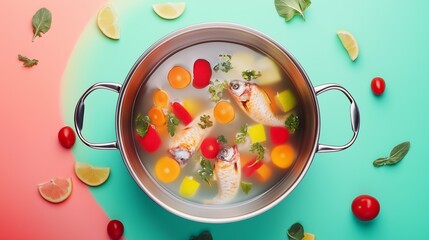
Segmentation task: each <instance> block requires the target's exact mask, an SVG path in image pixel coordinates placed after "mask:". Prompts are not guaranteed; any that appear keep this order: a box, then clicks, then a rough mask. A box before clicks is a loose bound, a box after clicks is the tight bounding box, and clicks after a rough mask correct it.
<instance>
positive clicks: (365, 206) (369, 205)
mask: <svg viewBox="0 0 429 240" xmlns="http://www.w3.org/2000/svg"><path fill="white" fill-rule="evenodd" d="M352 212H353V214H354V215H355V216H356V217H357V218H358V219H360V220H362V221H370V220H372V219H374V218H375V217H377V215H378V213H379V212H380V203H378V200H377V199H375V198H374V197H372V196H369V195H360V196H358V197H356V198H355V199H354V200H353V202H352Z"/></svg>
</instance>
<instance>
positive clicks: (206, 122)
mask: <svg viewBox="0 0 429 240" xmlns="http://www.w3.org/2000/svg"><path fill="white" fill-rule="evenodd" d="M200 121H201V122H200V123H198V125H200V127H201V128H202V129H206V128H209V127H211V126H213V122H212V121H211V120H210V115H202V116H201V117H200Z"/></svg>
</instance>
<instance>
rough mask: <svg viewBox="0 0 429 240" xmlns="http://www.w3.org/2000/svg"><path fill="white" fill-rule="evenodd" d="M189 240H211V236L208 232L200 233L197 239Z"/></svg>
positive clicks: (191, 239)
mask: <svg viewBox="0 0 429 240" xmlns="http://www.w3.org/2000/svg"><path fill="white" fill-rule="evenodd" d="M189 240H213V237H212V234H211V233H210V232H209V231H204V232H202V233H200V235H198V236H197V237H195V236H191V238H189Z"/></svg>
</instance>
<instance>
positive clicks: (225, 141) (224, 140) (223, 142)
mask: <svg viewBox="0 0 429 240" xmlns="http://www.w3.org/2000/svg"><path fill="white" fill-rule="evenodd" d="M216 140H217V142H218V143H222V144H227V143H228V141H227V140H226V138H225V136H224V135H220V136H219V137H217V139H216Z"/></svg>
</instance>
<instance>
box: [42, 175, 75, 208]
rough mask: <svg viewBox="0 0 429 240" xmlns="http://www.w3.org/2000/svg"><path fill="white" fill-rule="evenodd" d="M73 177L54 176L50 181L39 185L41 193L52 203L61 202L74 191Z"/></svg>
mask: <svg viewBox="0 0 429 240" xmlns="http://www.w3.org/2000/svg"><path fill="white" fill-rule="evenodd" d="M72 188H73V184H72V180H71V178H52V179H51V180H49V181H48V182H45V183H41V184H39V185H38V190H39V193H40V195H41V196H42V197H43V198H44V199H45V200H47V201H49V202H52V203H60V202H62V201H64V200H66V199H67V198H68V197H70V195H71V193H72Z"/></svg>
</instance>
